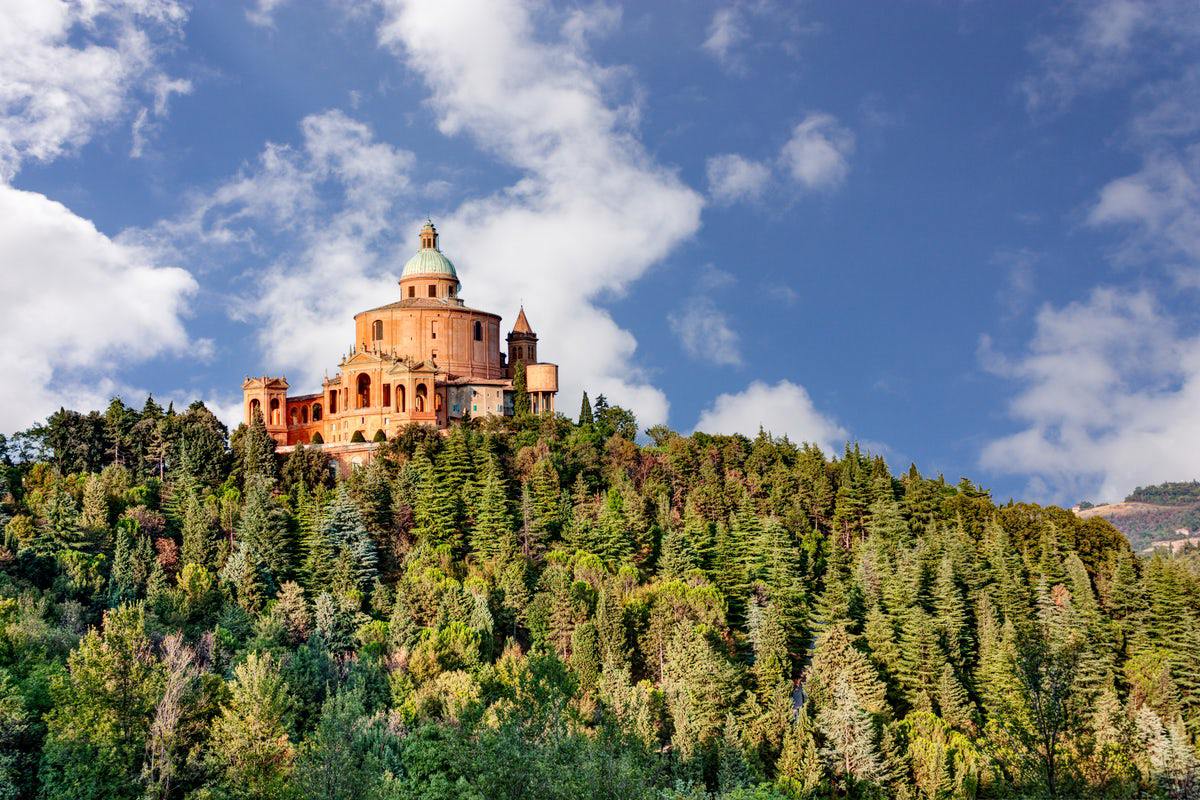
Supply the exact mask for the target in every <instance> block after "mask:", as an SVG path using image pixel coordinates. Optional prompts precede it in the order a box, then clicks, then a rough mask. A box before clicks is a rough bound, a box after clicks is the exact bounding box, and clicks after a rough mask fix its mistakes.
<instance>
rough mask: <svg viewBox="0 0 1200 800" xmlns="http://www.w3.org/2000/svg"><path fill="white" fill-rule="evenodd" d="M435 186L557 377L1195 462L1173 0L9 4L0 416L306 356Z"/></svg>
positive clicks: (1087, 482) (323, 349) (672, 400)
mask: <svg viewBox="0 0 1200 800" xmlns="http://www.w3.org/2000/svg"><path fill="white" fill-rule="evenodd" d="M427 214H428V215H431V216H432V217H433V218H434V219H435V221H436V222H437V223H438V225H439V228H440V230H441V232H442V245H443V249H444V250H445V251H446V252H447V254H448V255H450V257H451V258H452V259H454V260H455V261H456V263H457V264H458V266H459V270H460V276H461V277H462V280H463V291H464V293H465V294H464V296H465V298H466V299H467V300H468V302H469V303H471V304H473V305H476V306H478V307H483V308H488V309H492V310H495V311H497V312H498V313H501V314H503V315H504V317H505V323H506V324H511V320H512V319H513V317H514V316H515V314H516V309H517V305H518V304H519V303H520V302H521V301H524V303H525V305H526V308H527V311H528V314H529V318H530V320H531V322H532V323H533V325H534V327H535V328H536V329H537V330H538V332H539V334H540V335H541V336H542V345H541V351H540V352H541V355H542V356H543V357H544V358H548V359H551V360H555V361H557V362H559V363H560V364H561V366H562V374H563V383H564V392H563V395H562V396H561V397H560V408H562V409H566V410H568V411H571V412H573V410H574V409H575V408H577V407H578V401H579V392H580V390H581V389H584V388H586V389H587V390H589V391H590V392H591V394H592V395H593V396H594V395H595V394H597V393H598V392H605V393H606V394H608V396H609V397H610V398H611V399H612V400H613V401H614V402H618V403H622V404H624V405H628V406H631V407H633V408H634V409H635V410H636V411H637V413H638V415H639V419H640V420H641V421H642V422H643V423H644V424H650V423H653V422H667V423H668V424H670V425H671V426H672V427H673V428H675V429H677V430H682V431H690V430H692V429H693V428H695V427H697V426H699V427H700V428H702V429H705V430H710V431H713V432H733V431H738V430H740V431H742V432H746V433H748V434H753V433H754V432H755V431H757V429H758V426H759V424H760V423H761V424H763V425H765V426H766V427H767V428H769V429H771V430H773V431H774V432H776V433H787V434H788V435H789V436H791V437H792V438H794V439H805V440H812V441H817V442H820V443H821V444H822V445H824V446H826V447H831V446H832V447H837V446H840V442H842V441H844V440H845V439H846V438H854V439H858V440H862V441H864V442H868V443H870V447H871V448H872V449H873V450H875V451H876V452H881V453H883V454H884V455H885V456H886V457H887V458H888V459H889V461H890V462H891V463H892V465H893V467H894V468H896V469H901V468H903V467H906V466H907V464H908V462H909V461H915V462H916V463H917V464H918V466H919V467H920V468H921V469H922V470H923V471H925V472H931V473H936V472H944V473H945V474H946V475H947V477H948V478H950V479H951V480H956V479H957V478H958V477H959V476H961V475H970V476H973V477H976V478H978V479H979V480H980V481H981V482H982V483H983V484H984V485H987V486H989V487H991V488H993V490H994V491H995V492H996V493H997V494H998V495H999V496H1001V497H1007V496H1016V497H1022V498H1030V499H1037V500H1056V501H1061V502H1065V501H1074V500H1077V499H1081V498H1085V497H1086V498H1091V499H1093V500H1100V499H1107V500H1111V499H1119V498H1120V497H1121V496H1123V495H1124V494H1125V493H1127V492H1128V491H1129V490H1130V489H1132V488H1133V487H1134V486H1135V485H1138V484H1146V483H1152V482H1157V481H1162V480H1169V479H1174V480H1182V479H1191V478H1194V477H1197V473H1198V472H1200V469H1198V468H1197V467H1198V466H1200V464H1198V462H1200V447H1198V446H1197V445H1198V444H1200V335H1198V332H1197V315H1196V311H1195V306H1196V302H1195V300H1196V291H1197V289H1200V11H1198V10H1197V9H1196V7H1195V4H1194V3H1193V2H1179V1H1177V0H1162V1H1161V2H1149V1H1148V0H1096V2H1091V3H1080V4H1071V3H1067V4H1060V5H1057V6H1055V7H1053V8H1051V7H1049V6H1047V5H1046V4H1041V3H1002V4H985V3H979V2H963V3H952V2H940V3H934V2H894V3H890V2H889V3H842V2H800V3H785V2H772V1H771V0H747V1H746V2H732V3H730V2H719V3H698V2H687V3H685V2H660V3H649V2H647V3H631V4H628V5H624V6H622V5H621V4H619V3H603V2H601V3H583V4H578V3H576V4H553V3H539V2H530V1H527V0H438V1H437V2H433V1H432V0H430V1H429V2H419V1H418V0H378V1H376V2H371V1H370V0H325V1H324V2H320V1H314V2H303V3H301V2H296V1H295V0H293V1H292V2H289V1H288V0H256V2H247V3H244V4H239V3H236V2H220V3H204V4H198V3H197V4H186V3H182V2H178V0H99V1H98V2H93V3H88V4H78V3H60V2H54V1H53V0H17V2H10V3H6V4H4V7H3V8H2V9H0V272H2V273H3V275H2V277H0V290H3V291H2V292H0V317H2V318H3V319H2V320H0V368H3V369H4V371H5V374H6V375H8V376H11V379H10V380H8V381H6V385H5V386H4V387H3V388H0V428H2V429H5V430H15V429H18V428H22V427H24V426H26V425H28V424H30V423H31V422H33V421H34V420H36V419H38V418H41V417H44V416H45V415H46V414H47V413H48V412H49V411H51V410H53V409H54V408H57V407H58V405H60V404H65V405H67V406H73V407H78V408H85V407H89V406H96V407H102V406H103V404H104V403H105V402H106V400H107V397H108V396H110V395H111V394H114V393H120V394H123V395H125V396H126V397H128V398H129V399H131V400H136V401H137V402H140V399H141V397H143V396H144V394H145V393H146V392H147V391H153V392H154V393H155V395H156V396H159V397H161V398H165V399H175V400H177V401H180V402H183V401H187V400H190V399H192V398H194V397H200V398H203V399H205V401H206V402H208V403H210V405H212V406H213V407H214V408H216V409H218V410H219V411H220V412H221V413H222V414H223V415H224V416H225V417H226V418H227V419H230V418H231V417H232V418H233V419H236V417H237V414H238V402H239V400H240V390H239V388H238V387H239V384H240V381H241V378H242V376H243V375H246V374H279V373H283V374H286V375H287V376H288V378H289V380H291V382H292V385H293V386H294V387H295V389H296V390H297V391H309V390H312V389H313V388H315V386H316V385H317V382H318V381H319V380H320V377H321V375H322V374H323V373H324V372H325V371H326V370H330V371H332V370H334V369H335V368H336V363H337V361H338V358H339V356H340V355H341V354H342V353H344V352H345V350H346V349H347V348H348V346H349V345H350V344H351V341H350V339H351V333H352V331H351V317H352V315H353V313H354V312H356V311H358V310H361V309H362V308H367V307H370V306H372V305H377V304H380V303H383V302H386V301H387V300H389V299H391V298H392V297H394V295H395V292H396V287H395V280H396V278H397V273H398V270H399V267H400V265H402V264H403V262H404V260H405V259H406V258H407V256H408V255H409V254H410V253H411V251H412V250H413V249H414V248H415V246H416V231H417V228H418V226H419V223H420V221H421V220H422V219H423V218H424V216H425V215H427ZM51 318H53V319H55V320H56V322H54V323H53V324H48V323H47V320H48V319H51ZM16 376H22V377H20V378H18V377H16ZM233 419H230V421H233Z"/></svg>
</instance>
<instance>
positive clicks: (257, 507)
mask: <svg viewBox="0 0 1200 800" xmlns="http://www.w3.org/2000/svg"><path fill="white" fill-rule="evenodd" d="M236 541H237V544H238V546H239V547H240V548H244V551H245V554H246V557H247V558H248V559H249V560H250V562H251V563H252V564H253V566H254V568H255V569H256V570H257V571H258V572H259V573H260V574H261V576H262V579H263V580H264V581H265V584H266V587H267V589H268V591H273V590H274V589H275V588H277V587H278V586H279V585H280V584H281V583H282V582H283V581H285V580H287V579H288V577H289V576H290V575H291V574H292V568H293V558H294V554H293V549H292V546H291V536H290V532H289V530H288V520H287V512H286V511H284V509H283V508H281V507H280V506H279V504H278V503H276V502H275V499H274V498H273V497H272V496H271V486H270V483H269V482H268V481H267V480H266V479H265V478H261V477H252V478H251V479H250V480H249V481H248V482H247V485H246V502H245V504H244V505H243V506H242V514H241V517H240V518H239V519H238V525H237V538H236Z"/></svg>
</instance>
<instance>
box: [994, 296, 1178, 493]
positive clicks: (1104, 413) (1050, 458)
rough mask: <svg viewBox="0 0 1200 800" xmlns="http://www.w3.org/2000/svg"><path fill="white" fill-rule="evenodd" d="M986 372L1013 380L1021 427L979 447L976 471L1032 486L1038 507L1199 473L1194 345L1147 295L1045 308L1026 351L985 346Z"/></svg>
mask: <svg viewBox="0 0 1200 800" xmlns="http://www.w3.org/2000/svg"><path fill="white" fill-rule="evenodd" d="M981 356H982V358H983V360H984V364H985V366H986V367H987V368H989V369H990V370H991V371H993V372H995V373H996V374H999V375H1001V376H1004V377H1006V378H1009V379H1011V380H1013V381H1016V382H1018V383H1019V384H1020V385H1021V389H1020V391H1019V392H1018V393H1017V394H1016V396H1015V397H1014V399H1013V401H1012V402H1011V404H1010V407H1009V410H1010V413H1011V414H1012V416H1013V417H1014V418H1015V419H1017V420H1019V421H1021V422H1022V423H1023V424H1024V426H1025V427H1024V429H1023V430H1021V431H1019V432H1017V433H1014V434H1012V435H1010V436H1005V437H1002V438H999V439H996V440H994V441H992V442H990V443H988V444H987V446H986V447H985V448H984V450H983V452H982V457H981V461H982V464H983V466H985V467H987V468H988V469H992V470H996V471H997V472H1004V473H1012V474H1027V475H1031V476H1033V480H1032V481H1031V483H1030V491H1031V492H1034V493H1036V494H1038V495H1041V496H1042V497H1044V499H1047V500H1053V501H1057V502H1073V501H1076V500H1080V499H1085V498H1087V499H1093V500H1108V501H1111V500H1118V499H1121V498H1122V497H1124V495H1125V494H1127V493H1128V492H1129V491H1130V490H1132V489H1133V488H1134V487H1135V486H1137V485H1145V484H1153V483H1158V482H1161V481H1166V480H1186V479H1190V478H1193V477H1196V476H1197V475H1198V474H1200V450H1198V449H1197V448H1196V447H1194V446H1193V443H1194V442H1197V441H1200V337H1196V336H1194V335H1191V334H1186V333H1183V332H1181V331H1180V327H1179V323H1178V322H1177V320H1175V319H1174V318H1172V317H1171V316H1170V315H1169V314H1168V313H1167V312H1165V311H1164V309H1163V308H1162V307H1161V306H1160V305H1159V303H1158V302H1157V301H1156V299H1155V298H1154V297H1153V296H1152V295H1151V294H1149V293H1147V292H1123V291H1120V290H1117V289H1114V288H1100V289H1096V290H1094V291H1093V292H1092V293H1091V294H1090V295H1089V296H1088V297H1087V298H1086V299H1085V300H1083V301H1080V302H1075V303H1071V304H1069V305H1066V306H1064V307H1062V308H1054V307H1051V306H1046V307H1044V308H1043V309H1042V310H1041V311H1040V312H1039V313H1038V315H1037V320H1036V331H1035V334H1034V336H1033V339H1032V340H1031V342H1030V343H1029V345H1028V347H1027V349H1026V351H1025V352H1023V353H1022V354H1020V355H1019V356H1017V357H1016V358H1006V357H1004V356H1000V355H998V354H996V353H995V352H993V350H992V348H991V344H990V342H989V341H988V340H987V339H984V341H983V343H982V346H981Z"/></svg>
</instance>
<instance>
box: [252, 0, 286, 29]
mask: <svg viewBox="0 0 1200 800" xmlns="http://www.w3.org/2000/svg"><path fill="white" fill-rule="evenodd" d="M285 3H287V0H254V3H253V5H252V6H251V7H250V8H247V9H246V19H248V20H249V21H250V22H251V23H252V24H254V25H258V26H259V27H261V28H271V27H274V25H275V12H276V11H277V10H279V8H280V7H281V6H283V5H284V4H285Z"/></svg>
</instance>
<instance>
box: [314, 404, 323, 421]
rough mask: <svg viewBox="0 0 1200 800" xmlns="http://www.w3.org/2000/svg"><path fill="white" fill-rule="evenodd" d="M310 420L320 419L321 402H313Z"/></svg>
mask: <svg viewBox="0 0 1200 800" xmlns="http://www.w3.org/2000/svg"><path fill="white" fill-rule="evenodd" d="M312 421H313V422H320V421H321V404H320V403H313V410H312Z"/></svg>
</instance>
